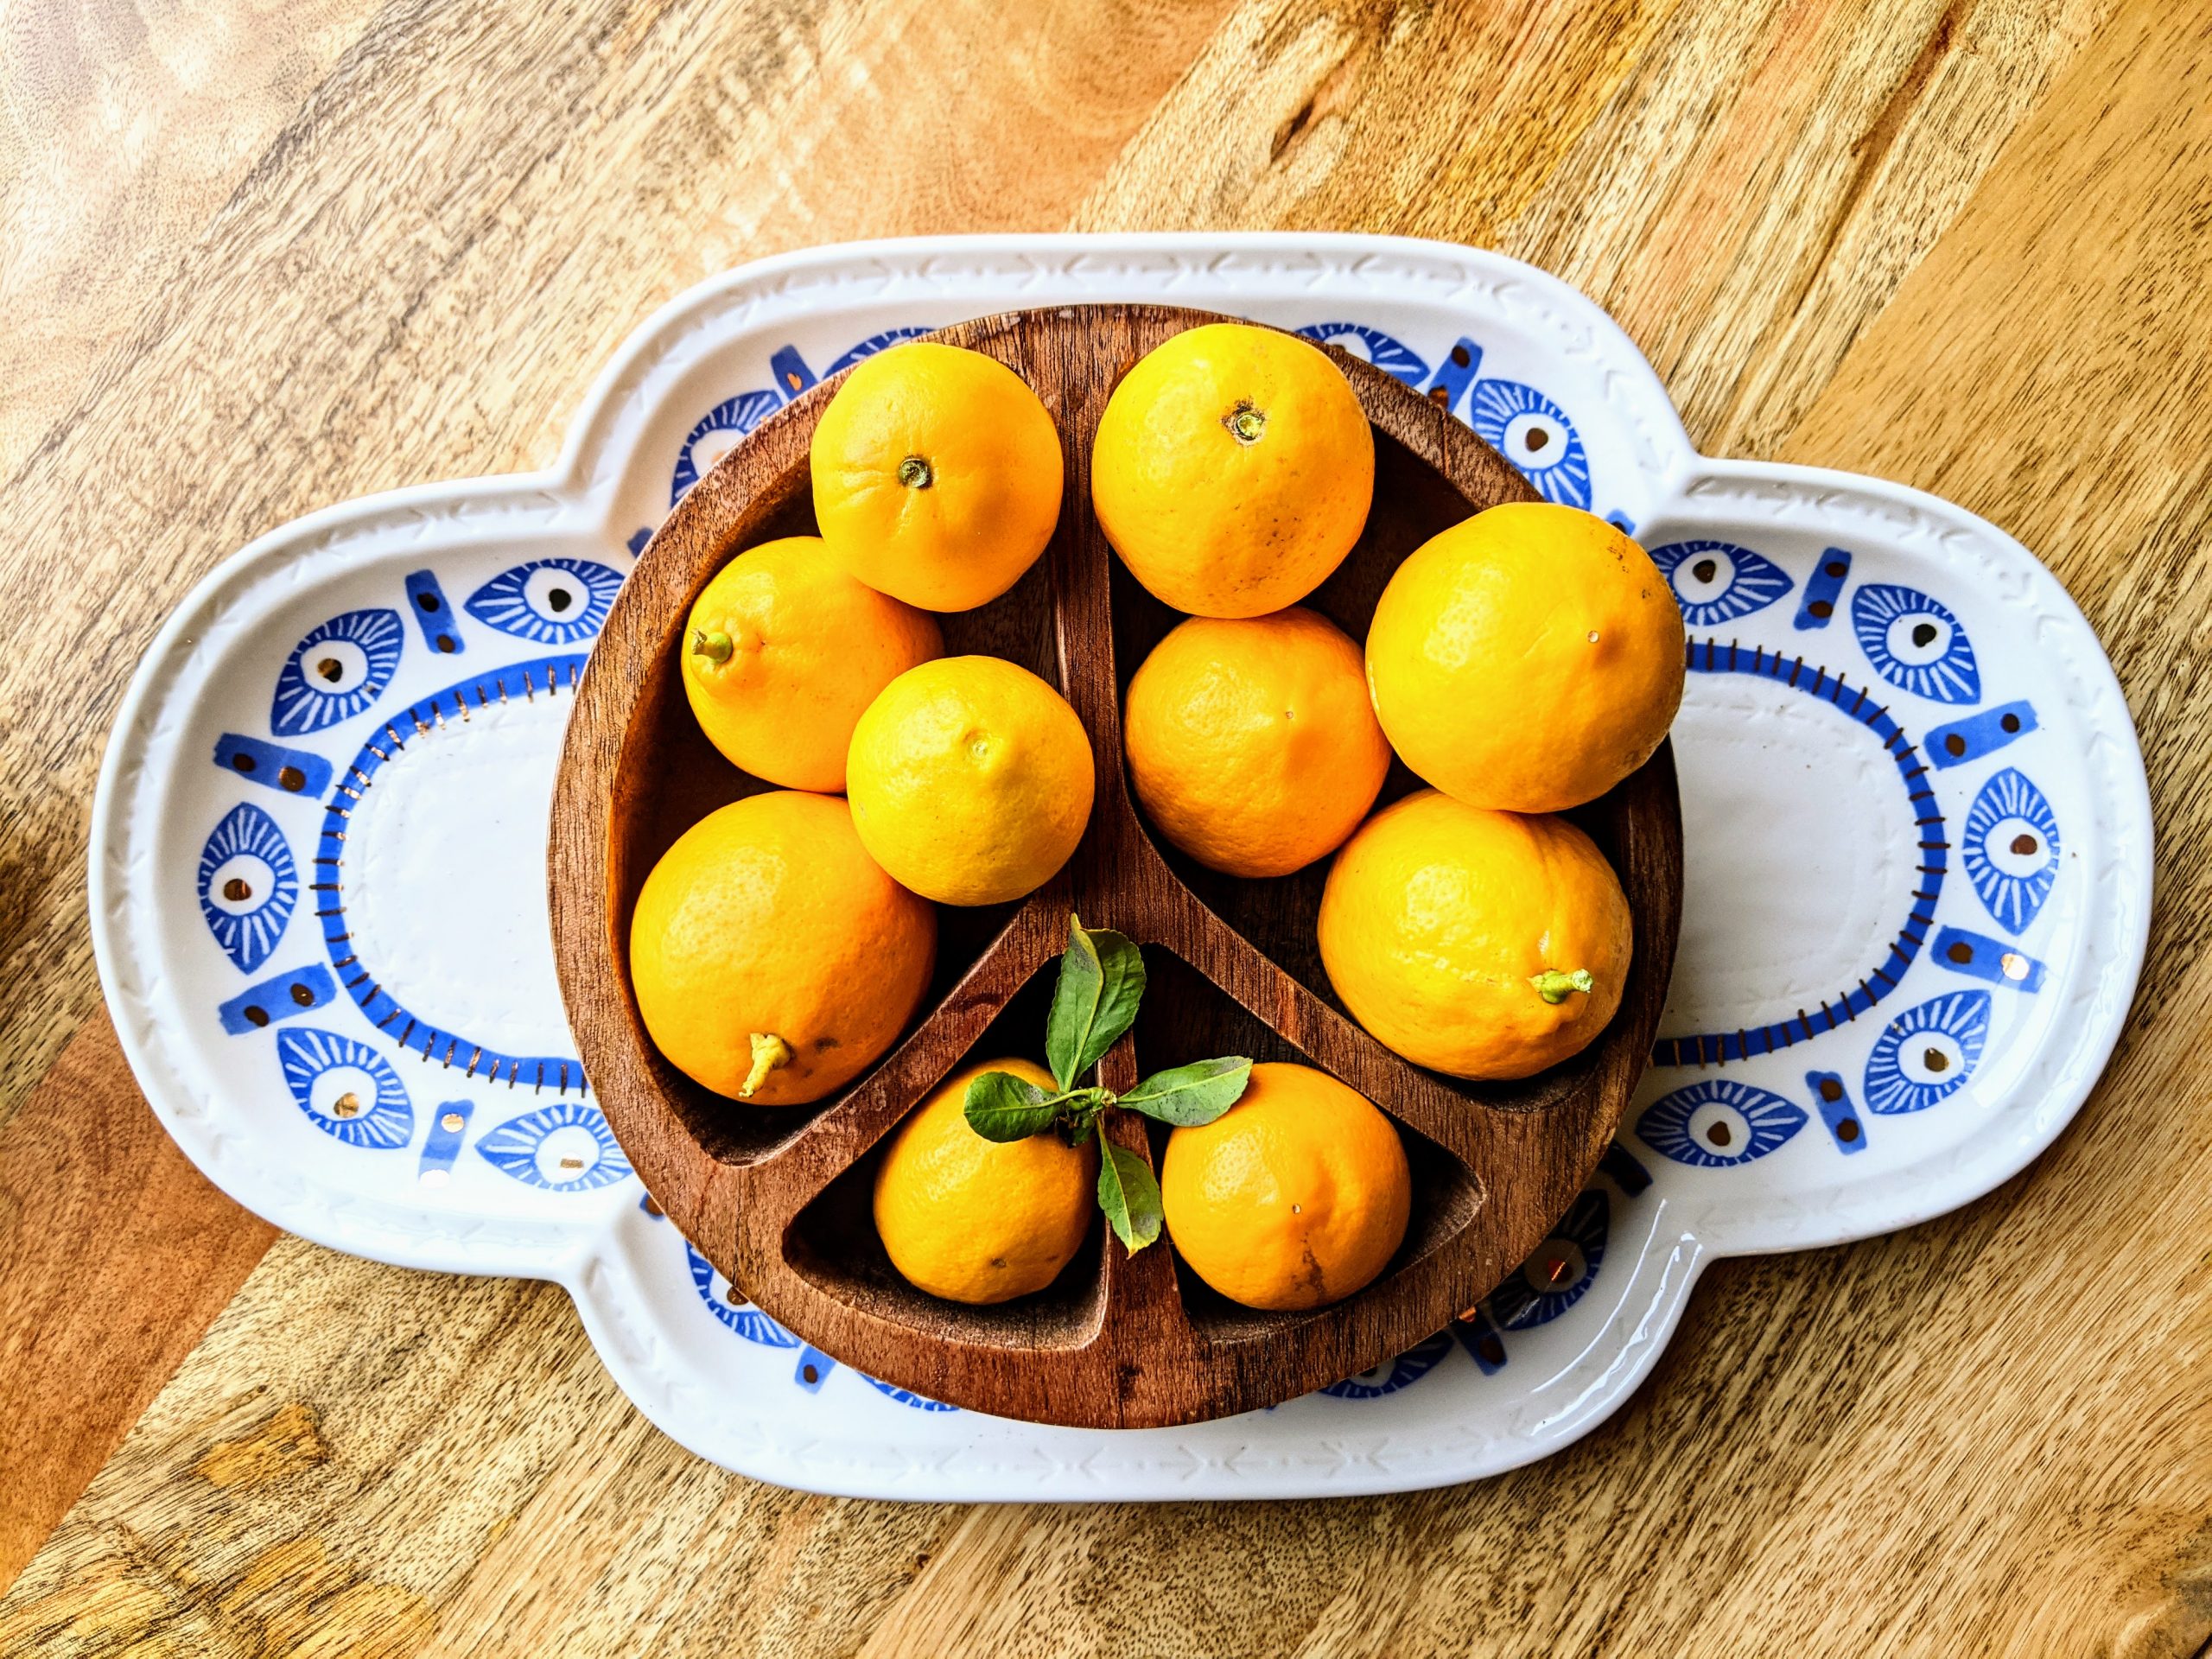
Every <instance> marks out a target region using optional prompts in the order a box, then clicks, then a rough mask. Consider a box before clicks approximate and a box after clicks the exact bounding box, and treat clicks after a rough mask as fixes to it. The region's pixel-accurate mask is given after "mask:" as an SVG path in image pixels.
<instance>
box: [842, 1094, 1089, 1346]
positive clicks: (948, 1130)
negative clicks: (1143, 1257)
mask: <svg viewBox="0 0 2212 1659" xmlns="http://www.w3.org/2000/svg"><path fill="white" fill-rule="evenodd" d="M986 1071H1011V1072H1012V1073H1014V1076H1016V1077H1020V1078H1022V1079H1024V1080H1025V1081H1027V1082H1029V1083H1033V1084H1036V1085H1037V1086H1038V1087H1039V1088H1040V1089H1057V1088H1058V1084H1054V1083H1053V1081H1052V1073H1051V1072H1049V1071H1046V1070H1045V1068H1044V1067H1043V1066H1041V1065H1037V1064H1035V1063H1034V1062H1033V1061H1030V1060H991V1061H988V1062H986V1063H984V1064H982V1065H971V1066H969V1067H968V1068H967V1069H966V1070H964V1071H962V1072H960V1073H959V1074H958V1075H957V1076H956V1077H952V1078H951V1079H950V1080H949V1081H948V1082H946V1083H945V1084H944V1086H943V1087H941V1088H939V1089H938V1090H937V1092H936V1093H934V1094H932V1095H931V1096H930V1097H929V1098H928V1099H927V1100H925V1101H924V1102H923V1103H921V1104H920V1105H919V1106H917V1107H916V1108H915V1109H913V1110H912V1112H911V1113H909V1114H908V1115H907V1116H906V1121H905V1122H902V1123H901V1124H899V1128H898V1129H897V1130H896V1131H895V1132H894V1133H893V1136H892V1140H891V1143H890V1145H889V1147H887V1149H886V1150H885V1152H884V1154H883V1162H882V1163H881V1164H880V1165H879V1166H877V1169H876V1173H875V1230H876V1233H877V1235H878V1236H880V1238H881V1239H882V1240H883V1248H884V1249H885V1250H886V1251H887V1253H888V1254H889V1255H890V1257H891V1265H892V1266H893V1267H894V1268H898V1269H899V1273H900V1274H902V1275H903V1276H904V1277H905V1278H906V1281H907V1282H908V1283H910V1284H912V1286H914V1287H915V1288H917V1289H918V1290H925V1291H927V1292H928V1293H929V1294H931V1295H932V1296H942V1297H944V1298H945V1299H946V1300H949V1301H955V1302H976V1303H982V1302H1003V1301H1009V1300H1012V1299H1013V1298H1014V1297H1016V1296H1027V1295H1028V1294H1030V1293H1031V1292H1033V1291H1039V1290H1042V1289H1044V1288H1045V1287H1046V1286H1047V1285H1049V1284H1051V1283H1052V1281H1053V1280H1055V1279H1057V1278H1058V1277H1059V1276H1060V1269H1061V1268H1065V1267H1066V1266H1067V1264H1068V1262H1070V1261H1071V1259H1072V1258H1073V1257H1074V1255H1075V1253H1076V1252H1077V1250H1078V1249H1081V1248H1082V1247H1083V1241H1084V1235H1085V1234H1087V1233H1088V1232H1089V1231H1090V1217H1091V1214H1092V1212H1093V1211H1096V1208H1097V1202H1096V1186H1097V1182H1098V1143H1097V1141H1096V1138H1095V1137H1094V1138H1093V1139H1092V1140H1091V1141H1090V1142H1088V1143H1087V1144H1085V1145H1084V1146H1080V1147H1071V1146H1069V1145H1068V1144H1067V1143H1066V1142H1065V1141H1062V1140H1061V1139H1060V1137H1059V1136H1058V1135H1049V1134H1048V1135H1031V1136H1030V1137H1029V1138H1028V1139H1027V1140H1026V1141H986V1140H985V1139H983V1137H982V1135H978V1134H976V1131H975V1130H973V1129H972V1128H969V1127H968V1118H967V1115H966V1113H965V1111H964V1109H963V1103H964V1102H965V1100H966V1097H967V1093H968V1085H969V1083H970V1082H971V1081H973V1080H974V1079H975V1078H976V1077H980V1076H982V1074H983V1073H984V1072H986Z"/></svg>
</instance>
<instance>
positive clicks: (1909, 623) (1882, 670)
mask: <svg viewBox="0 0 2212 1659" xmlns="http://www.w3.org/2000/svg"><path fill="white" fill-rule="evenodd" d="M1851 626H1852V627H1853V630H1854V631H1855V632H1857V633H1858V635H1859V649H1860V650H1861V651H1863V652H1866V660H1867V661H1868V662H1870V663H1872V664H1874V671H1875V672H1876V673H1877V674H1879V675H1880V676H1881V677H1883V678H1884V679H1885V680H1887V681H1888V682H1889V683H1891V685H1894V686H1896V687H1897V688H1898V689H1899V690H1905V691H1910V692H1911V693H1912V694H1913V695H1914V696H1921V697H1926V698H1927V699H1928V700H1929V702H1980V699H1981V670H1980V668H1979V667H1977V666H1976V665H1975V663H1974V645H1973V642H1972V641H1971V640H1969V639H1967V631H1966V630H1965V629H1964V628H1962V627H1961V626H1959V619H1958V618H1957V617H1955V616H1953V615H1952V614H1951V613H1950V612H1948V610H1946V609H1944V608H1943V607H1942V606H1941V605H1939V604H1937V603H1936V601H1934V600H1932V599H1930V598H1929V597H1928V595H1927V594H1923V593H1922V592H1920V591H1919V590H1918V589H1917V588H1900V587H1898V586H1897V585H1896V584H1895V583H1893V582H1871V583H1869V584H1868V585H1867V586H1866V587H1864V588H1860V589H1859V591H1858V592H1857V593H1855V594H1853V595H1852V596H1851Z"/></svg>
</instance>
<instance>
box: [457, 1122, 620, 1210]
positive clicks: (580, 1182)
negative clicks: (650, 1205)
mask: <svg viewBox="0 0 2212 1659" xmlns="http://www.w3.org/2000/svg"><path fill="white" fill-rule="evenodd" d="M476 1150H477V1151H478V1152H479V1153H480V1154H483V1157H484V1160H485V1161H486V1163H488V1164H490V1165H491V1166H492V1167H493V1168H494V1169H496V1170H498V1171H499V1173H501V1174H502V1175H512V1176H513V1177H514V1178H515V1179H517V1180H518V1181H520V1182H521V1183H522V1184H523V1185H525V1186H535V1187H538V1188H541V1189H542V1190H543V1191H546V1192H582V1191H585V1190H587V1189H588V1188H592V1187H598V1186H612V1185H613V1184H614V1183H615V1182H617V1181H620V1180H626V1179H628V1177H629V1174H630V1160H628V1159H627V1158H625V1157H624V1156H623V1155H622V1148H621V1147H620V1146H619V1145H618V1144H616V1142H615V1139H614V1131H613V1130H612V1129H610V1128H607V1119H606V1118H605V1117H603V1116H601V1114H600V1110H599V1108H597V1107H596V1106H587V1105H585V1104H584V1103H582V1102H581V1101H575V1100H564V1101H561V1102H558V1103H556V1104H554V1105H551V1106H543V1107H540V1108H539V1109H537V1111H534V1112H525V1113H524V1114H523V1116H520V1117H512V1118H509V1119H508V1120H507V1121H506V1122H504V1123H502V1124H500V1125H499V1128H496V1129H493V1131H492V1132H491V1133H490V1134H489V1135H486V1136H485V1137H484V1138H483V1139H482V1140H481V1141H478V1142H477V1143H476Z"/></svg>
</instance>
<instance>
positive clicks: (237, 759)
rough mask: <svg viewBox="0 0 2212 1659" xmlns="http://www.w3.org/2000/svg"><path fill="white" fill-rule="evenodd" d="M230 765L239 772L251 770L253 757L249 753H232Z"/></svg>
mask: <svg viewBox="0 0 2212 1659" xmlns="http://www.w3.org/2000/svg"><path fill="white" fill-rule="evenodd" d="M231 765H232V766H235V767H236V768H237V769H238V771H240V772H251V771H252V770H253V757H252V756H251V755H250V754H234V755H232V757H231Z"/></svg>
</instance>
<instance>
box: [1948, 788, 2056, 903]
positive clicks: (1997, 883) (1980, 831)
mask: <svg viewBox="0 0 2212 1659" xmlns="http://www.w3.org/2000/svg"><path fill="white" fill-rule="evenodd" d="M1965 835H1966V846H1965V848H1964V849H1963V850H1962V852H1961V857H1962V858H1964V859H1965V861H1966V867H1967V880H1970V881H1972V882H1973V883H1974V891H1975V892H1976V893H1980V895H1981V902H1982V903H1983V904H1984V905H1986V906H1988V908H1989V913H1990V914H1991V915H1992V916H1993V917H1995V918H1997V925H1999V927H2002V928H2003V929H2005V931H2007V932H2010V933H2018V932H2021V931H2024V930H2025V929H2026V927H2027V925H2028V924H2029V923H2030V922H2032V921H2033V920H2035V918H2036V912H2038V911H2040V910H2041V909H2042V908H2043V901H2044V899H2048V898H2050V888H2051V884H2052V883H2053V882H2054V881H2056V880H2057V879H2058V815H2057V814H2056V813H2055V812H2053V811H2052V810H2050V802H2049V801H2047V800H2045V799H2044V796H2043V791H2041V790H2039V789H2037V787H2036V786H2035V785H2034V784H2033V783H2031V781H2030V780H2029V779H2028V776H2027V774H2026V773H2025V772H2021V771H2019V770H2018V768H2016V767H2012V766H2007V767H2006V768H2005V770H2004V771H2003V772H1999V773H1998V774H1997V775H1996V776H1995V777H1993V778H1992V779H1990V780H1989V781H1988V782H1987V783H1986V784H1984V785H1982V786H1981V793H1980V794H1979V795H1977V796H1975V797H1974V804H1973V805H1972V806H1971V807H1969V808H1967V823H1966V829H1965Z"/></svg>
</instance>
